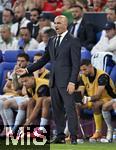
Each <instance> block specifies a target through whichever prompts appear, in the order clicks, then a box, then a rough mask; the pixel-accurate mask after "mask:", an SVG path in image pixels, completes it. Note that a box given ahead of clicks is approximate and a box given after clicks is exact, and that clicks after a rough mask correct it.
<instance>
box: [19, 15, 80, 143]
mask: <svg viewBox="0 0 116 150" xmlns="http://www.w3.org/2000/svg"><path fill="white" fill-rule="evenodd" d="M54 23H55V28H56V32H57V36H55V37H53V38H50V40H49V42H48V45H47V47H46V51H45V54H44V56H43V57H42V58H41V59H40V60H39V61H38V62H37V63H35V64H33V65H32V66H30V67H27V68H26V69H22V68H21V69H18V70H17V74H20V75H21V74H25V73H26V72H29V73H30V72H33V71H35V70H37V69H40V68H41V67H43V66H44V65H45V64H46V63H47V62H48V61H51V63H52V66H51V76H50V91H51V99H52V107H53V114H54V118H55V123H56V128H57V138H56V140H55V141H54V142H55V143H65V134H64V128H65V113H64V108H65V110H66V114H67V119H68V126H69V131H70V135H71V143H72V144H76V143H77V142H76V139H77V114H76V110H75V103H74V91H75V83H76V80H77V75H78V72H79V68H80V49H81V46H80V42H79V40H78V39H77V38H74V37H73V36H71V35H70V34H69V33H68V31H67V26H68V21H67V18H66V17H65V16H63V15H60V16H57V17H56V18H55V21H54Z"/></svg>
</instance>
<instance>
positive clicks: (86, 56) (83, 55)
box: [81, 47, 91, 60]
mask: <svg viewBox="0 0 116 150" xmlns="http://www.w3.org/2000/svg"><path fill="white" fill-rule="evenodd" d="M81 59H89V60H91V53H90V52H89V51H88V50H87V49H86V48H84V47H82V48H81Z"/></svg>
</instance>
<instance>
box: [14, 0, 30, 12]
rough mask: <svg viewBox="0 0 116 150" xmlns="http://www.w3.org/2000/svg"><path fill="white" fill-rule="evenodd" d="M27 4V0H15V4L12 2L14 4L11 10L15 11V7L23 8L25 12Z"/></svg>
mask: <svg viewBox="0 0 116 150" xmlns="http://www.w3.org/2000/svg"><path fill="white" fill-rule="evenodd" d="M27 2H29V0H16V1H15V2H14V4H13V8H12V9H13V10H15V8H16V7H17V6H21V7H24V8H25V10H27V5H26V4H27Z"/></svg>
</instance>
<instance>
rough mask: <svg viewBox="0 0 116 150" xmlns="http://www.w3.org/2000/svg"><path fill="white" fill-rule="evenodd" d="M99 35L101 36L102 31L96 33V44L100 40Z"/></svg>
mask: <svg viewBox="0 0 116 150" xmlns="http://www.w3.org/2000/svg"><path fill="white" fill-rule="evenodd" d="M101 35H102V31H99V32H97V33H96V43H97V42H98V41H99V40H100V38H101Z"/></svg>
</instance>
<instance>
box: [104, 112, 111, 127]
mask: <svg viewBox="0 0 116 150" xmlns="http://www.w3.org/2000/svg"><path fill="white" fill-rule="evenodd" d="M102 115H103V118H104V120H105V123H106V125H107V128H108V130H112V123H111V114H110V112H109V111H103V110H102Z"/></svg>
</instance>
